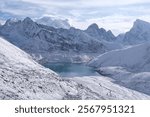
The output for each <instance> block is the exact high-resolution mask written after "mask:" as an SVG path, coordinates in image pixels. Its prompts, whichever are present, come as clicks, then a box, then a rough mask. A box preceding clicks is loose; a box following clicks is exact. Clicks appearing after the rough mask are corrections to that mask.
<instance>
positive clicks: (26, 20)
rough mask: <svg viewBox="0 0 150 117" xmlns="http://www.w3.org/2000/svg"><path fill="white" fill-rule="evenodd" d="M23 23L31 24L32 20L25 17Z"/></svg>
mask: <svg viewBox="0 0 150 117" xmlns="http://www.w3.org/2000/svg"><path fill="white" fill-rule="evenodd" d="M23 22H25V23H33V20H32V19H31V18H29V17H26V18H25V19H24V20H23Z"/></svg>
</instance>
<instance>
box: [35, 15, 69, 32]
mask: <svg viewBox="0 0 150 117" xmlns="http://www.w3.org/2000/svg"><path fill="white" fill-rule="evenodd" d="M36 22H37V23H39V24H43V25H46V26H51V27H54V28H64V29H69V28H70V24H69V23H68V20H62V19H58V18H54V17H46V16H45V17H42V18H39V19H36Z"/></svg>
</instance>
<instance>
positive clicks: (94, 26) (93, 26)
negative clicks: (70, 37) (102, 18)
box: [87, 23, 99, 30]
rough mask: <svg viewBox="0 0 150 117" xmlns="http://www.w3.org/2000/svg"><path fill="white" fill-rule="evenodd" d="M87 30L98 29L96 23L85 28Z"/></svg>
mask: <svg viewBox="0 0 150 117" xmlns="http://www.w3.org/2000/svg"><path fill="white" fill-rule="evenodd" d="M89 29H99V27H98V25H97V24H96V23H93V24H91V25H90V26H89V27H88V28H87V30H89Z"/></svg>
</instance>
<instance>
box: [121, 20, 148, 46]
mask: <svg viewBox="0 0 150 117" xmlns="http://www.w3.org/2000/svg"><path fill="white" fill-rule="evenodd" d="M149 37H150V23H149V22H146V21H142V20H140V19H137V20H136V21H135V22H134V25H133V27H132V28H131V29H130V31H128V32H127V33H125V35H124V36H123V38H122V40H123V42H124V44H127V45H135V44H140V43H144V42H146V41H150V38H149Z"/></svg>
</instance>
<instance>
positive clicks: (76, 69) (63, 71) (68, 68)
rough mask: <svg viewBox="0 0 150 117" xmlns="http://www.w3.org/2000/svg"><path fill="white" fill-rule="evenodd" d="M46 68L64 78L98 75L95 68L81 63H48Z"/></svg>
mask: <svg viewBox="0 0 150 117" xmlns="http://www.w3.org/2000/svg"><path fill="white" fill-rule="evenodd" d="M44 66H45V67H47V68H50V69H52V70H53V71H55V72H56V73H58V74H59V75H60V76H62V77H73V76H97V75H98V73H97V72H96V71H95V70H94V68H92V67H89V66H87V65H85V64H80V63H47V64H45V65H44Z"/></svg>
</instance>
